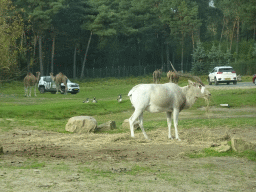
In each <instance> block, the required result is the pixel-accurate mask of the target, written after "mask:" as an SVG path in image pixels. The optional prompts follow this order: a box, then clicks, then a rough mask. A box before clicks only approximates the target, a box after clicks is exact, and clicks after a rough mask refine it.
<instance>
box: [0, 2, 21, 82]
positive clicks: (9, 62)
mask: <svg viewBox="0 0 256 192" xmlns="http://www.w3.org/2000/svg"><path fill="white" fill-rule="evenodd" d="M22 27H23V20H22V18H21V15H20V14H18V13H17V12H16V11H15V7H14V6H13V5H12V2H11V1H10V0H2V1H0V34H1V36H0V60H1V62H0V81H1V80H7V79H11V78H13V77H15V76H17V75H19V70H18V63H17V57H18V50H19V49H20V50H21V51H22V50H23V48H22V46H20V45H19V44H18V43H17V42H16V40H17V39H18V38H19V37H20V36H21V35H22Z"/></svg>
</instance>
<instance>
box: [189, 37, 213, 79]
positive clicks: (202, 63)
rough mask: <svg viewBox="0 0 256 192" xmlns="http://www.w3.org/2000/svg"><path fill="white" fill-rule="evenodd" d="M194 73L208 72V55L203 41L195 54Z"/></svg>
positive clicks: (198, 44) (198, 45)
mask: <svg viewBox="0 0 256 192" xmlns="http://www.w3.org/2000/svg"><path fill="white" fill-rule="evenodd" d="M192 58H193V63H192V69H191V71H192V73H194V74H195V75H202V74H205V73H207V72H208V68H209V66H207V62H206V61H207V55H206V53H205V50H204V47H203V46H202V43H201V42H200V41H199V42H198V43H197V47H196V48H195V50H194V52H193V54H192Z"/></svg>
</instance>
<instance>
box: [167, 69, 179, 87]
mask: <svg viewBox="0 0 256 192" xmlns="http://www.w3.org/2000/svg"><path fill="white" fill-rule="evenodd" d="M167 77H168V79H169V82H172V83H176V84H177V83H178V82H179V74H178V73H175V72H174V71H169V72H168V73H167Z"/></svg>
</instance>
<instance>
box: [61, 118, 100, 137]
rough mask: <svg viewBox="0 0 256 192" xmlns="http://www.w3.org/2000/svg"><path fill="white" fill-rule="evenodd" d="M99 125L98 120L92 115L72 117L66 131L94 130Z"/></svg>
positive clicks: (83, 131) (87, 131)
mask: <svg viewBox="0 0 256 192" xmlns="http://www.w3.org/2000/svg"><path fill="white" fill-rule="evenodd" d="M96 127H97V121H96V120H95V119H94V118H93V117H90V116H75V117H71V118H70V119H69V120H68V123H67V124H66V128H65V130H66V131H69V132H74V133H90V132H94V130H95V129H96Z"/></svg>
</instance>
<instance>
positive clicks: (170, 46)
mask: <svg viewBox="0 0 256 192" xmlns="http://www.w3.org/2000/svg"><path fill="white" fill-rule="evenodd" d="M0 4H1V5H0V32H1V34H2V36H1V37H0V57H1V63H0V73H1V77H0V78H1V79H2V80H3V79H11V78H15V77H16V76H22V75H24V74H25V73H26V72H27V71H32V72H35V71H40V72H41V74H43V75H46V74H49V73H50V72H51V71H52V72H54V73H57V72H59V71H62V72H63V73H65V74H67V76H69V77H73V78H76V77H79V78H80V77H81V78H83V77H88V76H98V77H101V76H107V75H116V76H124V75H141V74H145V73H149V72H150V73H152V72H153V70H154V69H156V68H162V69H163V71H167V70H169V69H170V65H169V63H170V61H171V62H172V63H173V64H174V66H175V68H176V69H177V70H179V71H184V72H190V71H192V72H194V73H195V74H205V73H207V72H208V71H209V69H211V68H212V67H213V66H216V65H232V66H233V67H234V68H235V69H236V70H237V72H238V73H240V74H243V75H244V74H249V75H251V74H252V73H256V44H255V35H256V31H255V29H256V19H255V18H256V1H255V0H248V1H243V0H214V1H211V0H209V1H207V0H36V1H35V0H2V1H1V3H0ZM138 70H139V71H138ZM92 74H96V75H92Z"/></svg>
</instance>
